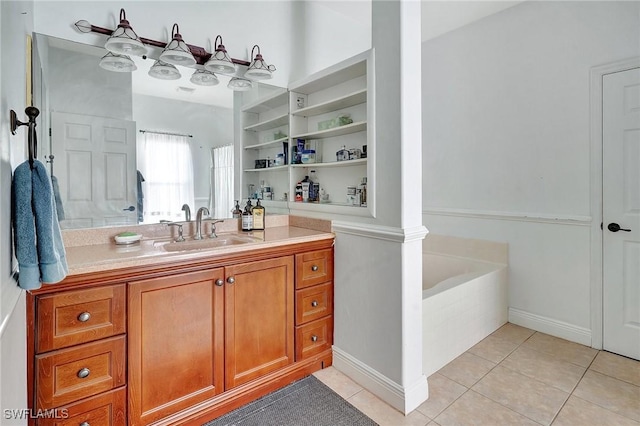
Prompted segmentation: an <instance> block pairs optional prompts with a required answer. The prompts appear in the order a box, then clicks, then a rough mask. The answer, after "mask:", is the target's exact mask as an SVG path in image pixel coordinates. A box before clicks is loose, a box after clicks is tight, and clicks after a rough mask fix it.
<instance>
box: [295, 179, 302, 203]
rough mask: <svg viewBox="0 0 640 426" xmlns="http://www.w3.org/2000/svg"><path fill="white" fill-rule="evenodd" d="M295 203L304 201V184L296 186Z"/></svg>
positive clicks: (300, 183) (299, 183)
mask: <svg viewBox="0 0 640 426" xmlns="http://www.w3.org/2000/svg"><path fill="white" fill-rule="evenodd" d="M294 201H296V202H298V203H299V202H301V201H302V182H298V184H297V185H296V192H295V198H294Z"/></svg>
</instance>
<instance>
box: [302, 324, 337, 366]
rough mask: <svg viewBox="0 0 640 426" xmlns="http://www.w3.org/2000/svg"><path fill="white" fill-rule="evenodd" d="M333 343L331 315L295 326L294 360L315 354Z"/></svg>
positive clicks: (329, 347)
mask: <svg viewBox="0 0 640 426" xmlns="http://www.w3.org/2000/svg"><path fill="white" fill-rule="evenodd" d="M332 344H333V316H329V317H326V318H323V319H320V320H317V321H313V322H310V323H308V324H305V325H302V326H300V327H296V360H298V361H299V360H301V359H304V358H307V357H310V356H313V355H316V354H318V353H320V352H322V351H324V350H326V349H331V345H332Z"/></svg>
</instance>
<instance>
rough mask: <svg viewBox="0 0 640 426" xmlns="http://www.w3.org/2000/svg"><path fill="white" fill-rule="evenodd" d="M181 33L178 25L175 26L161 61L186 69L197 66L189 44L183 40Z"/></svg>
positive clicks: (161, 55)
mask: <svg viewBox="0 0 640 426" xmlns="http://www.w3.org/2000/svg"><path fill="white" fill-rule="evenodd" d="M179 31H180V29H179V28H178V24H173V28H172V30H171V37H172V38H171V41H170V42H169V44H167V46H166V47H165V48H164V50H163V51H162V53H161V54H160V58H159V59H160V60H161V61H163V62H166V63H168V64H175V65H183V66H185V67H189V66H192V65H195V64H196V59H195V58H194V57H193V54H192V53H191V50H190V49H189V46H187V43H185V42H184V40H182V36H181V35H180V33H179Z"/></svg>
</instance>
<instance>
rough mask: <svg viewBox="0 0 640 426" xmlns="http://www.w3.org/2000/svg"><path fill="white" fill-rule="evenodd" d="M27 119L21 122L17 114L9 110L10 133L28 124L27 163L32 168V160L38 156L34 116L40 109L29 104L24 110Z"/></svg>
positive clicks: (13, 133) (38, 113)
mask: <svg viewBox="0 0 640 426" xmlns="http://www.w3.org/2000/svg"><path fill="white" fill-rule="evenodd" d="M24 112H25V114H27V117H29V121H28V122H26V123H23V122H22V121H20V120H18V115H17V114H16V112H15V111H14V110H11V111H9V122H10V126H11V134H12V135H15V134H16V130H17V129H18V127H20V126H29V164H30V165H31V168H32V169H33V160H34V159H36V158H37V157H38V139H37V137H36V117H37V116H38V115H40V110H39V109H38V108H36V107H33V106H29V107H27V108H26V109H25V110H24Z"/></svg>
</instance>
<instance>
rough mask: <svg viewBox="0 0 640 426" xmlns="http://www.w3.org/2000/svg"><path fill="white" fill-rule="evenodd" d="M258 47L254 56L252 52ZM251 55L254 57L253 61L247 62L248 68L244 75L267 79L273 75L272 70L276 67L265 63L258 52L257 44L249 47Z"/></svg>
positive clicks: (255, 78)
mask: <svg viewBox="0 0 640 426" xmlns="http://www.w3.org/2000/svg"><path fill="white" fill-rule="evenodd" d="M256 48H257V49H258V53H257V54H256V56H255V57H254V56H253V52H254V51H255V50H256ZM251 57H252V58H254V59H253V62H251V64H249V69H248V70H247V72H245V73H244V76H245V77H247V78H251V79H253V80H268V79H270V78H272V77H273V75H272V74H273V72H274V71H275V70H276V67H275V66H273V65H267V63H266V62H265V61H264V59H263V58H262V55H261V54H260V46H258V45H257V44H256V45H255V46H253V48H252V49H251Z"/></svg>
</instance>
